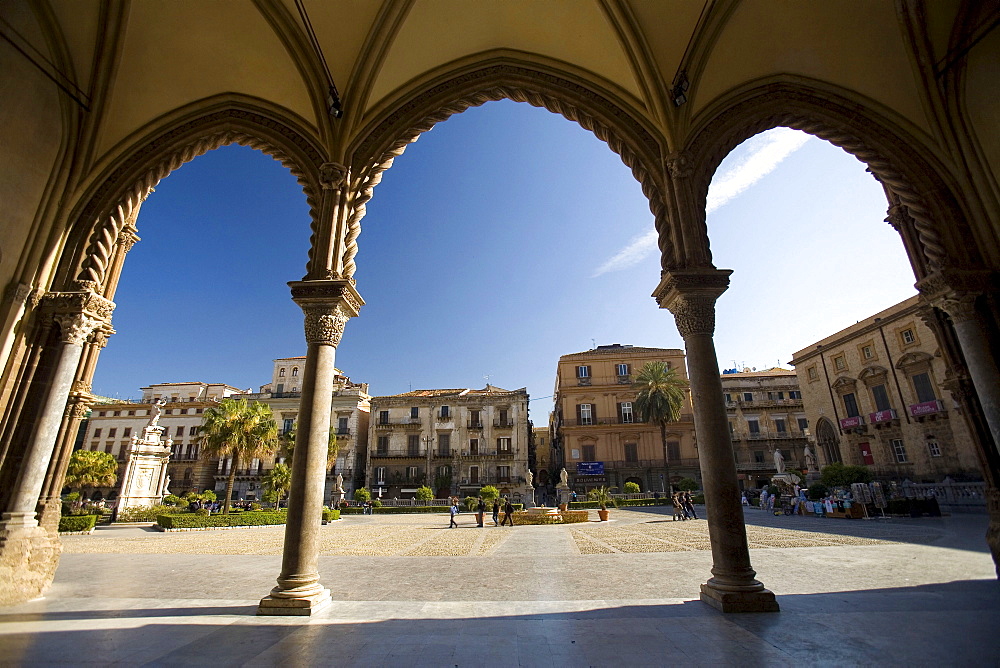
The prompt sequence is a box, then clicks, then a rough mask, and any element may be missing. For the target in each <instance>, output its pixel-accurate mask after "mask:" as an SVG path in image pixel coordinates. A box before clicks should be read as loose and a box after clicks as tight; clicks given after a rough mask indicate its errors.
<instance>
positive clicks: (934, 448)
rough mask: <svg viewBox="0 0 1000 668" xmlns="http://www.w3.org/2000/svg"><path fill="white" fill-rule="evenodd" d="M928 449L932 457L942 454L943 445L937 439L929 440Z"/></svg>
mask: <svg viewBox="0 0 1000 668" xmlns="http://www.w3.org/2000/svg"><path fill="white" fill-rule="evenodd" d="M927 451H928V452H929V453H930V455H931V457H940V456H941V446H939V445H938V442H937V441H927Z"/></svg>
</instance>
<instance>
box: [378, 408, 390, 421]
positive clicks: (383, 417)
mask: <svg viewBox="0 0 1000 668" xmlns="http://www.w3.org/2000/svg"><path fill="white" fill-rule="evenodd" d="M378 423H379V424H389V411H379V412H378Z"/></svg>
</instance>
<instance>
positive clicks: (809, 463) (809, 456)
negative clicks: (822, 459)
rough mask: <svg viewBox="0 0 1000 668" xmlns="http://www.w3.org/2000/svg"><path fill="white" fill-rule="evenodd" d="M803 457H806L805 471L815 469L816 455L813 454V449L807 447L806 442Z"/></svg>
mask: <svg viewBox="0 0 1000 668" xmlns="http://www.w3.org/2000/svg"><path fill="white" fill-rule="evenodd" d="M805 459H806V471H807V472H808V471H815V470H816V455H814V454H813V451H812V450H811V449H810V448H809V445H808V444H806V451H805Z"/></svg>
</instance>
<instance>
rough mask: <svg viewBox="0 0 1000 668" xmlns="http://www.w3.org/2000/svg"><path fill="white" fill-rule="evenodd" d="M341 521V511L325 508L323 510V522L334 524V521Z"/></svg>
mask: <svg viewBox="0 0 1000 668" xmlns="http://www.w3.org/2000/svg"><path fill="white" fill-rule="evenodd" d="M339 519H340V511H339V510H337V509H336V508H324V509H323V521H324V522H332V521H333V520H339Z"/></svg>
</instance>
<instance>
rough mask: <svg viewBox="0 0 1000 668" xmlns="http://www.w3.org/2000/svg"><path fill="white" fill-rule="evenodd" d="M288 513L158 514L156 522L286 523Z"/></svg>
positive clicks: (186, 525)
mask: <svg viewBox="0 0 1000 668" xmlns="http://www.w3.org/2000/svg"><path fill="white" fill-rule="evenodd" d="M285 518H286V513H283V512H281V513H277V512H272V511H248V512H245V513H238V514H234V515H195V514H194V513H186V514H184V515H158V516H157V518H156V523H157V524H158V525H160V527H161V528H163V529H200V528H204V527H251V526H270V525H275V524H284V523H285Z"/></svg>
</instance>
